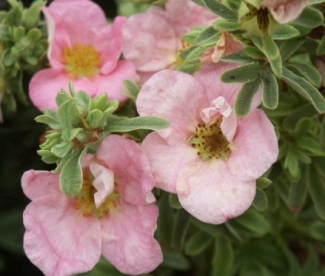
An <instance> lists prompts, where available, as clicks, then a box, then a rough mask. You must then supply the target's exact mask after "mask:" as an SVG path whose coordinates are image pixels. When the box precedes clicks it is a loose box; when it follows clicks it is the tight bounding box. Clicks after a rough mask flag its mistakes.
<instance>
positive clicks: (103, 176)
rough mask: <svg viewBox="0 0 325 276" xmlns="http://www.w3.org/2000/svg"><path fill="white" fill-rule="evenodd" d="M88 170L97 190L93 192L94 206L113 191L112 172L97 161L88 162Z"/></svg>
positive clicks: (100, 203)
mask: <svg viewBox="0 0 325 276" xmlns="http://www.w3.org/2000/svg"><path fill="white" fill-rule="evenodd" d="M90 171H91V173H92V174H93V176H94V177H95V179H94V180H93V186H94V187H95V188H96V190H97V192H96V193H95V194H94V198H95V204H96V208H99V206H100V205H102V203H103V202H104V201H105V199H106V198H107V197H108V196H109V195H110V194H111V193H112V192H113V191H114V173H113V172H112V171H111V170H109V169H107V168H105V167H104V166H101V165H99V164H97V163H92V164H90Z"/></svg>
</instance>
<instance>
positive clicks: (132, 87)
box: [123, 80, 140, 101]
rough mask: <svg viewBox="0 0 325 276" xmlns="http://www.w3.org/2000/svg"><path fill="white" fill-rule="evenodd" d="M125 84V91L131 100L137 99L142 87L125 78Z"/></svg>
mask: <svg viewBox="0 0 325 276" xmlns="http://www.w3.org/2000/svg"><path fill="white" fill-rule="evenodd" d="M123 85H124V87H125V88H126V90H127V91H125V92H124V94H125V95H126V96H128V97H129V98H130V99H131V100H133V101H136V99H137V97H138V94H139V92H140V87H139V86H138V85H137V84H136V83H134V82H133V81H130V80H124V81H123Z"/></svg>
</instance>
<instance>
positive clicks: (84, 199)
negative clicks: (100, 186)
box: [76, 179, 120, 218]
mask: <svg viewBox="0 0 325 276" xmlns="http://www.w3.org/2000/svg"><path fill="white" fill-rule="evenodd" d="M96 192H97V190H96V188H95V187H94V186H93V183H92V181H91V180H89V179H85V180H84V182H83V186H82V189H81V191H80V192H79V194H78V195H77V200H76V209H77V210H81V211H82V212H83V215H84V217H88V216H90V215H91V214H95V215H96V216H97V217H98V218H102V217H104V216H105V215H108V213H109V211H110V210H111V209H114V208H116V203H115V201H116V200H117V199H118V198H119V197H120V195H119V193H118V192H117V190H114V191H113V192H112V193H111V194H110V195H109V196H108V197H107V198H106V199H105V201H104V202H103V203H102V204H101V205H100V206H99V207H98V208H96V204H95V199H94V194H95V193H96Z"/></svg>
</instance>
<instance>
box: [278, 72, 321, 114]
mask: <svg viewBox="0 0 325 276" xmlns="http://www.w3.org/2000/svg"><path fill="white" fill-rule="evenodd" d="M282 79H283V81H284V82H285V83H287V84H288V85H289V86H291V88H292V89H294V90H295V91H297V92H298V93H299V94H300V95H301V96H303V97H304V98H306V99H307V100H309V101H310V102H311V103H312V104H313V105H314V107H315V109H316V110H317V111H318V112H319V113H325V99H324V97H323V96H322V95H321V94H320V92H319V91H318V90H317V89H316V88H315V87H314V86H312V85H311V84H310V83H309V82H308V81H307V80H305V79H304V78H302V77H299V76H297V75H296V74H294V73H293V72H291V71H290V70H288V69H287V68H285V67H283V78H282Z"/></svg>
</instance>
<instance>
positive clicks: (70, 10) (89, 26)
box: [29, 0, 136, 110]
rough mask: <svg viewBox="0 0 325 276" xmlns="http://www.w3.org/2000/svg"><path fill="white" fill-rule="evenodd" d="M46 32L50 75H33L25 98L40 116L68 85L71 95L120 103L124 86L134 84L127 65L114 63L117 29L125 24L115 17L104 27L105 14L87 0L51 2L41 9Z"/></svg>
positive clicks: (118, 46) (118, 38) (119, 45)
mask: <svg viewBox="0 0 325 276" xmlns="http://www.w3.org/2000/svg"><path fill="white" fill-rule="evenodd" d="M43 11H44V14H45V16H46V21H47V28H48V40H49V49H48V59H49V61H50V64H51V68H50V69H45V70H42V71H40V72H38V73H37V74H36V75H35V76H34V77H33V78H32V80H31V82H30V85H29V91H30V92H29V95H30V98H31V100H32V102H33V104H34V105H35V106H36V107H38V108H39V109H40V110H44V109H48V108H51V109H57V105H56V103H55V97H56V95H57V93H59V92H60V90H61V89H62V88H63V89H66V90H68V86H69V81H70V80H72V81H73V83H74V87H75V89H76V90H84V91H87V93H89V94H90V96H92V97H95V96H98V95H100V94H103V93H107V94H108V96H109V97H110V99H117V100H119V101H123V100H125V99H126V96H124V95H123V94H122V90H123V80H124V79H131V80H133V79H135V76H136V74H135V68H134V66H133V64H132V63H131V62H128V61H125V60H119V57H120V55H121V51H122V34H121V29H122V27H123V26H124V24H125V22H126V19H125V18H124V17H116V18H115V21H114V23H113V24H111V25H107V23H106V18H105V14H104V12H103V11H102V10H101V9H100V7H99V6H97V5H96V4H95V3H93V2H91V1H88V0H79V1H78V3H77V4H76V1H73V0H65V1H61V0H56V1H54V2H53V3H52V4H51V5H50V6H49V7H48V8H43Z"/></svg>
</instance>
